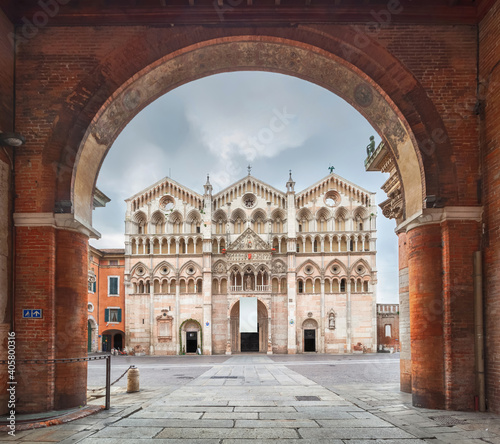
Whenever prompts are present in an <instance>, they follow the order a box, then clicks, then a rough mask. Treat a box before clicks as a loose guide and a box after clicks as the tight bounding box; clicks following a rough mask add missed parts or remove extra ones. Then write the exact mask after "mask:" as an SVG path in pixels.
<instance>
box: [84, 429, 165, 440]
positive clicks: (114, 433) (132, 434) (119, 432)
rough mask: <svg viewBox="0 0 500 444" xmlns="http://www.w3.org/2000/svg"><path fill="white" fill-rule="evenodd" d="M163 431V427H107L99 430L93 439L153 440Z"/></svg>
mask: <svg viewBox="0 0 500 444" xmlns="http://www.w3.org/2000/svg"><path fill="white" fill-rule="evenodd" d="M162 430H163V429H162V428H161V427H107V428H105V429H102V430H99V431H98V432H97V433H96V434H95V435H92V438H125V439H138V438H143V439H144V438H152V437H153V436H156V435H158V434H159V433H160V432H161V431H162Z"/></svg>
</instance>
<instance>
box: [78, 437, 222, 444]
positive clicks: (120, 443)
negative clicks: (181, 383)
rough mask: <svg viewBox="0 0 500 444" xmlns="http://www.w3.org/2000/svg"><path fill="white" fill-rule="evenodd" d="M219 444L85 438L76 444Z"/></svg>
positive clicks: (214, 443) (216, 442)
mask: <svg viewBox="0 0 500 444" xmlns="http://www.w3.org/2000/svg"><path fill="white" fill-rule="evenodd" d="M136 443H137V444H146V443H150V444H151V443H153V444H219V443H220V439H218V438H215V439H205V438H202V439H183V438H179V439H154V440H152V439H147V438H146V439H138V438H133V439H125V438H120V439H118V438H87V439H84V440H83V441H79V442H78V444H136Z"/></svg>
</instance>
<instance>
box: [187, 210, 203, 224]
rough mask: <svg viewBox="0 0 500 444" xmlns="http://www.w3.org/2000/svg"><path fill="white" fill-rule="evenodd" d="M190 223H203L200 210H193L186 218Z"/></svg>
mask: <svg viewBox="0 0 500 444" xmlns="http://www.w3.org/2000/svg"><path fill="white" fill-rule="evenodd" d="M186 222H188V223H193V222H194V223H198V222H200V223H201V213H200V212H199V211H198V210H191V211H190V212H189V214H188V215H187V217H186Z"/></svg>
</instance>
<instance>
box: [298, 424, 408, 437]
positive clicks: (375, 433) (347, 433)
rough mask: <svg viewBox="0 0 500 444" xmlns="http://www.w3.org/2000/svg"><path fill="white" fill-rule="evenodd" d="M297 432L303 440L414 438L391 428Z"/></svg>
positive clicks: (311, 429)
mask: <svg viewBox="0 0 500 444" xmlns="http://www.w3.org/2000/svg"><path fill="white" fill-rule="evenodd" d="M298 432H299V433H300V436H302V437H303V438H312V439H316V438H318V439H327V438H337V439H355V438H358V439H366V438H369V439H380V438H397V439H401V438H415V437H414V436H412V435H410V434H409V433H406V432H404V431H403V430H400V429H398V428H396V427H391V428H382V427H377V428H368V427H367V428H328V429H326V428H319V429H313V428H309V429H305V428H304V429H299V430H298Z"/></svg>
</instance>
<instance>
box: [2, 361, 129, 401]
mask: <svg viewBox="0 0 500 444" xmlns="http://www.w3.org/2000/svg"><path fill="white" fill-rule="evenodd" d="M101 359H105V360H106V386H105V387H103V388H105V389H106V405H105V407H104V409H105V410H109V409H110V407H111V386H112V385H113V384H115V383H117V382H118V381H119V380H120V379H121V378H123V377H124V376H125V374H126V373H127V372H128V371H129V370H130V367H129V368H128V369H127V370H126V371H125V373H124V374H123V375H121V376H120V377H119V378H118V379H117V380H116V381H115V382H113V384H110V378H111V355H105V356H88V357H85V358H59V359H21V360H18V361H16V364H19V363H22V364H67V363H71V362H85V361H98V360H101ZM2 364H9V361H8V360H0V365H2ZM131 367H132V366H131ZM103 388H101V389H99V390H102V389H103Z"/></svg>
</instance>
